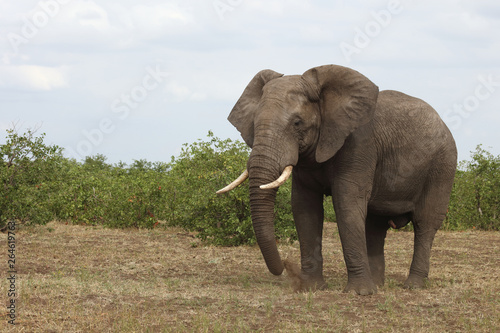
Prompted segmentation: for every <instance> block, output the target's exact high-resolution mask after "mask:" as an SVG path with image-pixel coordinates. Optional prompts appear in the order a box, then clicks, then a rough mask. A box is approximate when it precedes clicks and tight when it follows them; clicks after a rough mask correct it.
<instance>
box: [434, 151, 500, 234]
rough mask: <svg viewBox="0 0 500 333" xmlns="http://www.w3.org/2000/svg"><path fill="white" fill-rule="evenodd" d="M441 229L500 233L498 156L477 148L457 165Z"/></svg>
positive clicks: (499, 169) (499, 161) (499, 160)
mask: <svg viewBox="0 0 500 333" xmlns="http://www.w3.org/2000/svg"><path fill="white" fill-rule="evenodd" d="M443 227H444V229H448V230H465V229H482V230H500V156H496V157H495V156H493V155H492V154H491V153H489V152H488V151H486V150H484V149H483V148H482V147H481V145H479V146H477V148H476V151H474V152H472V155H471V161H463V162H461V163H460V164H459V168H458V170H457V173H456V175H455V182H454V184H453V191H452V193H451V197H450V205H449V210H448V215H447V217H446V220H445V223H444V226H443Z"/></svg>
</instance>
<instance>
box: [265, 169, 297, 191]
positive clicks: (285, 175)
mask: <svg viewBox="0 0 500 333" xmlns="http://www.w3.org/2000/svg"><path fill="white" fill-rule="evenodd" d="M292 169H293V166H291V165H289V166H287V167H286V168H285V170H283V173H282V174H281V176H280V177H279V178H278V179H276V180H275V181H274V182H272V183H269V184H265V185H261V186H260V188H261V189H263V190H268V189H271V188H277V187H280V186H281V185H283V184H284V183H285V182H286V180H287V179H288V178H289V177H290V175H291V174H292Z"/></svg>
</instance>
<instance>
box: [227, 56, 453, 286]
mask: <svg viewBox="0 0 500 333" xmlns="http://www.w3.org/2000/svg"><path fill="white" fill-rule="evenodd" d="M228 120H229V121H230V122H231V124H233V125H234V126H235V127H236V128H237V129H238V131H239V132H240V133H241V136H242V137H243V139H244V140H245V142H246V143H247V144H248V145H249V146H250V147H251V148H252V151H251V153H250V157H249V160H248V164H247V170H248V171H245V172H244V173H243V174H242V176H240V177H239V179H238V180H236V181H235V182H233V183H232V184H230V185H229V186H227V187H226V188H225V189H222V190H221V191H219V193H220V192H225V191H227V190H229V189H232V188H234V187H235V186H237V185H239V184H240V183H241V182H242V181H243V180H244V179H245V178H246V177H248V178H249V186H250V209H251V215H252V222H253V227H254V230H255V234H256V238H257V242H258V244H259V246H260V249H261V251H262V254H263V256H264V259H265V262H266V264H267V267H268V268H269V270H270V271H271V273H273V274H275V275H280V274H281V273H282V271H283V269H284V263H283V262H282V260H281V259H280V254H279V252H278V249H277V246H276V241H275V236H274V226H273V215H274V202H275V197H276V191H277V187H279V186H280V185H281V184H283V183H284V181H285V180H286V178H288V176H289V175H290V173H293V177H292V211H293V217H294V220H295V225H296V228H297V233H298V238H299V242H300V252H301V269H300V273H299V275H300V281H301V282H300V284H301V286H300V287H301V288H302V289H305V290H310V289H318V288H319V289H322V288H325V287H326V283H325V280H324V278H323V258H322V253H321V249H322V248H321V246H322V232H323V218H324V212H323V198H324V195H327V196H330V195H331V196H332V201H333V205H334V209H335V213H336V216H337V225H338V230H339V234H340V239H341V243H342V248H343V253H344V260H345V263H346V266H347V273H348V282H347V286H346V287H345V289H344V291H346V292H347V291H351V290H354V291H356V292H357V293H358V294H360V295H368V294H372V293H374V292H376V290H377V285H383V283H384V274H385V260H384V242H385V237H386V234H387V230H388V228H389V227H390V226H392V227H394V228H400V227H402V226H404V225H406V224H407V223H408V222H410V221H412V223H413V226H414V232H415V236H414V253H413V261H412V263H411V268H410V273H409V276H408V278H407V280H406V282H405V287H408V288H410V287H422V286H423V285H424V280H425V279H426V278H427V276H428V273H429V257H430V250H431V246H432V242H433V240H434V236H435V234H436V231H437V230H438V229H439V228H440V226H441V224H442V221H443V219H444V217H445V214H446V211H447V206H448V201H449V197H450V192H451V188H452V183H453V179H454V175H455V169H456V163H457V151H456V146H455V141H454V139H453V137H452V135H451V133H450V131H449V130H448V128H447V127H446V125H445V124H444V122H443V121H442V120H441V118H440V117H439V115H438V114H437V112H436V111H435V110H434V109H433V108H432V107H431V106H430V105H428V104H427V103H425V102H424V101H422V100H420V99H417V98H414V97H411V96H408V95H405V94H403V93H401V92H397V91H391V90H387V91H381V92H380V93H379V89H378V87H377V86H376V85H375V84H373V83H372V82H371V81H370V80H369V79H367V78H366V77H365V76H363V75H362V74H360V73H358V72H356V71H354V70H352V69H349V68H346V67H342V66H336V65H326V66H320V67H315V68H312V69H310V70H308V71H306V72H305V73H304V74H303V75H289V76H283V74H279V73H277V72H275V71H272V70H262V71H260V72H259V73H257V74H256V75H255V77H254V78H253V79H252V80H251V81H250V83H249V84H248V86H247V87H246V88H245V90H244V92H243V94H242V95H241V97H240V98H239V100H238V101H237V103H236V105H235V106H234V108H233V109H232V111H231V113H230V115H229V117H228ZM280 175H281V176H280Z"/></svg>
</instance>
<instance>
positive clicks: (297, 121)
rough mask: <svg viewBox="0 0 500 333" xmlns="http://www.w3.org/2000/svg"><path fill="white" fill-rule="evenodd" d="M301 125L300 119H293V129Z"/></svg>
mask: <svg viewBox="0 0 500 333" xmlns="http://www.w3.org/2000/svg"><path fill="white" fill-rule="evenodd" d="M301 124H302V120H300V119H295V121H294V122H293V125H294V126H295V127H299V126H300V125H301Z"/></svg>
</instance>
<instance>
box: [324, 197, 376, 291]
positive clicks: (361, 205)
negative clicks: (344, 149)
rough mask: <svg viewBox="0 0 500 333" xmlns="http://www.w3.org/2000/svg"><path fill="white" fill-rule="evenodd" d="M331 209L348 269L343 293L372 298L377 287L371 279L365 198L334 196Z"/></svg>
mask: <svg viewBox="0 0 500 333" xmlns="http://www.w3.org/2000/svg"><path fill="white" fill-rule="evenodd" d="M345 188H347V187H345ZM337 193H338V192H337ZM344 193H345V191H344ZM334 205H335V212H336V214H337V226H338V229H339V234H340V240H341V243H342V250H343V252H344V260H345V263H346V266H347V286H346V287H345V289H344V292H349V291H352V290H354V291H355V292H356V293H357V294H359V295H371V294H374V293H375V292H376V291H377V286H376V285H375V283H374V282H373V279H372V275H371V270H370V262H369V260H368V251H367V244H366V233H365V219H366V212H367V198H364V197H361V196H360V195H355V196H351V195H338V194H337V195H335V197H334ZM377 247H378V246H377Z"/></svg>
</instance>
